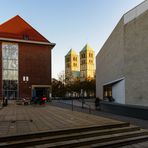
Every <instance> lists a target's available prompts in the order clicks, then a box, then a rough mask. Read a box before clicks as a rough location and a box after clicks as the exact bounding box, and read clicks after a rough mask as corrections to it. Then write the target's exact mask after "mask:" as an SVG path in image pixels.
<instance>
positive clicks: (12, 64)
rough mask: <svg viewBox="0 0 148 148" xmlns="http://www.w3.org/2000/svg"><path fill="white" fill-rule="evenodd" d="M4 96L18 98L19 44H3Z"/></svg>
mask: <svg viewBox="0 0 148 148" xmlns="http://www.w3.org/2000/svg"><path fill="white" fill-rule="evenodd" d="M2 64H3V68H2V78H3V96H4V97H7V98H8V99H16V98H17V97H18V44H15V43H2Z"/></svg>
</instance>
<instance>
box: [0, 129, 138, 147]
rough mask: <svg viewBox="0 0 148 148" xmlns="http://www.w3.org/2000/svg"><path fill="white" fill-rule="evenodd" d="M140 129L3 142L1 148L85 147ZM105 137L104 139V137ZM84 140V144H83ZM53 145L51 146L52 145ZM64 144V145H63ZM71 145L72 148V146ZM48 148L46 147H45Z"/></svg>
mask: <svg viewBox="0 0 148 148" xmlns="http://www.w3.org/2000/svg"><path fill="white" fill-rule="evenodd" d="M139 130H140V128H139V127H136V126H129V127H120V128H119V127H117V128H111V129H104V130H96V131H91V130H90V131H83V132H78V133H69V134H62V135H56V136H49V137H41V138H32V139H26V140H19V141H9V142H2V143H1V145H0V147H3V148H4V147H7V148H9V147H11V148H13V147H26V146H34V145H44V144H46V143H47V144H48V147H53V146H55V145H59V144H60V146H62V147H64V146H66V145H67V144H68V147H69V142H70V143H71V144H72V145H73V144H76V143H77V144H78V145H79V141H81V142H80V143H83V144H82V145H85V143H87V140H88V141H89V140H90V139H92V140H91V141H93V140H94V139H96V137H100V138H101V137H102V138H106V137H107V136H108V135H112V134H113V135H117V134H121V133H122V134H123V133H126V134H127V133H131V132H136V134H137V131H139ZM103 136H104V137H103ZM83 140H84V142H82V141H83ZM50 143H51V144H50ZM61 143H62V144H64V145H61ZM72 145H70V147H71V146H72ZM45 147H46V146H45Z"/></svg>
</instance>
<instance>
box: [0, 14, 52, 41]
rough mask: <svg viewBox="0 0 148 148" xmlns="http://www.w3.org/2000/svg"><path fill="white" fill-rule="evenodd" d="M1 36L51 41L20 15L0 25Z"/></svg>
mask: <svg viewBox="0 0 148 148" xmlns="http://www.w3.org/2000/svg"><path fill="white" fill-rule="evenodd" d="M0 37H1V38H9V39H20V40H29V41H39V42H47V43H50V42H49V41H48V40H47V39H46V38H45V37H43V36H42V35H41V34H40V33H39V32H38V31H36V30H35V29H34V28H33V27H32V26H31V25H29V24H28V23H27V22H26V21H24V20H23V19H22V18H21V17H20V16H19V15H17V16H15V17H13V18H12V19H10V20H8V21H6V22H5V23H3V24H1V25H0Z"/></svg>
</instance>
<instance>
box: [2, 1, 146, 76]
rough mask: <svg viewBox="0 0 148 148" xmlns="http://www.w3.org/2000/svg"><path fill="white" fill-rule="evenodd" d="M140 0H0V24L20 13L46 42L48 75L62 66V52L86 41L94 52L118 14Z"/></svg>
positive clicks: (63, 65)
mask: <svg viewBox="0 0 148 148" xmlns="http://www.w3.org/2000/svg"><path fill="white" fill-rule="evenodd" d="M143 1H144V0H1V8H0V24H1V23H3V22H5V21H7V20H8V19H10V18H12V17H14V16H15V15H20V16H21V17H22V18H23V19H24V20H25V21H27V22H28V23H29V24H30V25H31V26H33V27H34V28H35V29H36V30H37V31H38V32H40V33H41V34H42V35H43V36H44V37H46V38H47V39H48V40H49V41H50V42H53V43H56V46H55V47H54V48H53V49H52V77H53V78H58V74H59V73H61V72H62V71H64V69H65V61H64V58H65V55H66V54H67V53H68V51H69V50H70V49H71V48H73V49H75V51H77V52H78V53H79V52H80V51H81V50H82V48H83V47H84V46H85V44H87V43H88V44H89V45H90V46H91V47H92V48H93V49H94V50H95V53H96V54H97V53H98V52H99V50H100V49H101V47H102V46H103V44H104V43H105V41H106V40H107V38H108V37H109V35H110V34H111V32H112V31H113V29H114V27H115V26H116V25H117V23H118V21H119V20H120V18H121V17H122V16H123V14H125V13H126V12H127V11H129V10H130V9H132V8H133V7H135V6H136V5H138V4H139V3H141V2H143Z"/></svg>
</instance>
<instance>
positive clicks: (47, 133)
mask: <svg viewBox="0 0 148 148" xmlns="http://www.w3.org/2000/svg"><path fill="white" fill-rule="evenodd" d="M129 125H130V124H129V123H126V122H121V123H118V124H109V125H102V126H97V125H96V126H86V127H77V128H68V129H59V130H50V131H42V132H34V133H29V134H22V135H13V136H12V135H10V136H5V137H0V142H7V141H9V142H10V141H19V140H22V139H23V140H25V139H33V138H41V137H52V136H56V135H63V134H70V133H79V132H87V131H95V130H105V129H113V128H121V127H128V126H129Z"/></svg>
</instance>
